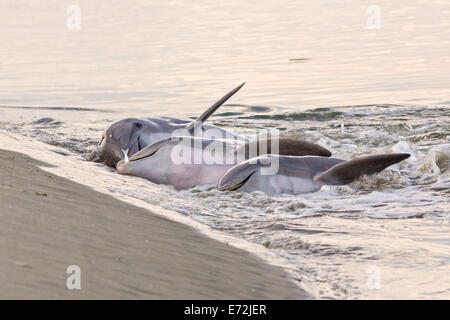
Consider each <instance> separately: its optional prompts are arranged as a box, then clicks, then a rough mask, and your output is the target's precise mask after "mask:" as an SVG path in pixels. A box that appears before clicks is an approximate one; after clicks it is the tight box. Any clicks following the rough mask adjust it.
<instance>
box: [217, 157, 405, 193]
mask: <svg viewBox="0 0 450 320" xmlns="http://www.w3.org/2000/svg"><path fill="white" fill-rule="evenodd" d="M409 156H410V155H409V154H407V153H392V154H379V155H373V156H367V157H363V158H357V159H353V160H350V161H345V160H341V159H334V158H323V157H292V156H280V155H273V154H272V155H262V156H259V157H257V158H253V159H249V160H247V161H245V162H243V163H240V164H238V165H236V166H234V167H232V168H231V169H230V170H229V171H227V173H226V174H225V175H224V176H223V177H222V178H221V179H220V181H219V182H218V183H217V189H219V190H221V191H227V190H228V191H234V190H239V191H248V192H251V191H257V190H258V191H263V192H265V193H268V194H281V193H286V194H300V193H308V192H314V191H318V190H319V189H320V188H321V187H322V186H323V185H345V184H348V183H350V182H352V181H354V180H356V179H357V178H358V177H360V176H362V175H369V174H374V173H378V172H380V171H382V170H383V169H385V168H387V167H388V166H390V165H393V164H395V163H397V162H400V161H402V160H405V159H407V158H408V157H409ZM274 160H276V161H278V165H279V170H278V172H277V173H276V174H274V175H264V174H262V172H261V171H262V169H263V168H266V167H268V166H269V165H270V163H271V162H272V161H274Z"/></svg>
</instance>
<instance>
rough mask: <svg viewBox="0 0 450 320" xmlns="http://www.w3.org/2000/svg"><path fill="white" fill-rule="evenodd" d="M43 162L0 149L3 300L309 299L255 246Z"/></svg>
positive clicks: (1, 295)
mask: <svg viewBox="0 0 450 320" xmlns="http://www.w3.org/2000/svg"><path fill="white" fill-rule="evenodd" d="M38 166H46V164H45V163H42V162H39V161H37V160H34V159H32V158H30V157H28V156H26V155H23V154H20V153H15V152H10V151H5V150H0V177H1V179H0V221H1V223H0V235H1V241H0V283H1V287H2V290H0V298H1V299H304V298H308V297H309V296H308V295H307V294H306V293H305V292H304V291H302V290H301V289H300V288H299V287H297V286H296V285H295V284H294V283H293V282H292V281H291V280H290V278H289V276H288V274H287V273H285V272H284V271H282V270H281V269H278V268H275V267H273V266H270V265H268V264H266V263H264V262H263V261H262V260H260V259H259V258H257V257H256V256H254V255H252V254H251V253H248V252H246V251H243V250H240V249H237V248H235V247H232V246H229V245H227V244H225V243H222V242H219V241H216V240H214V239H211V238H208V237H206V236H204V235H202V234H200V233H199V232H197V231H196V230H194V229H193V228H191V227H189V226H186V225H183V224H181V223H178V222H175V221H171V220H168V219H165V218H163V217H161V216H158V215H155V214H153V213H151V212H149V211H148V210H145V209H143V208H139V207H135V206H133V205H130V204H127V203H125V202H122V201H120V200H116V199H115V198H113V197H111V196H108V195H106V194H102V193H99V192H96V191H94V190H92V189H91V188H89V187H86V186H83V185H80V184H77V183H74V182H72V181H70V180H67V179H65V178H61V177H58V176H56V175H53V174H51V173H49V172H46V171H44V170H42V169H40V168H39V167H38ZM70 265H77V266H79V267H80V270H81V278H80V279H81V282H80V283H81V289H80V290H77V289H74V290H69V289H67V287H66V281H67V278H68V277H69V276H70V274H68V273H66V271H67V268H68V266H70Z"/></svg>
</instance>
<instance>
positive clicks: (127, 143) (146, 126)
mask: <svg viewBox="0 0 450 320" xmlns="http://www.w3.org/2000/svg"><path fill="white" fill-rule="evenodd" d="M244 84H245V82H244V83H242V84H241V85H239V86H238V87H236V88H235V89H233V90H231V91H230V92H229V93H227V94H226V95H225V96H224V97H222V98H221V99H219V100H218V101H217V102H216V103H214V104H213V105H212V106H211V107H209V108H208V109H207V110H206V111H205V112H203V113H202V115H200V116H199V117H198V118H197V119H196V120H195V121H185V120H180V119H175V118H169V117H161V118H147V119H135V118H128V119H123V120H120V121H118V122H115V123H113V124H112V125H111V126H110V127H109V128H108V129H107V130H106V131H105V133H104V134H103V136H102V138H101V140H100V142H99V144H98V147H97V151H98V153H99V155H100V160H102V161H103V162H104V163H105V164H106V165H108V166H110V167H115V166H116V164H117V162H119V161H120V160H122V159H123V158H124V153H123V151H122V150H125V151H126V155H127V156H131V155H133V154H134V153H136V152H138V151H139V150H142V149H143V148H145V147H146V146H148V145H151V144H152V143H154V142H156V141H158V140H160V139H163V138H167V137H170V136H171V135H172V134H173V133H174V132H175V131H176V130H185V131H187V135H191V134H193V133H194V128H195V129H197V128H200V129H201V130H203V131H205V130H208V129H215V132H218V133H220V134H222V135H223V137H224V138H225V137H226V138H228V139H237V140H239V141H242V142H245V141H247V139H245V138H244V137H241V136H238V135H235V134H232V133H230V132H227V131H225V130H223V129H220V128H218V127H216V126H213V125H205V124H203V123H204V122H205V121H206V120H207V119H208V118H209V117H210V116H211V115H212V114H213V113H214V112H215V111H216V110H217V109H218V108H219V107H220V106H221V105H223V104H224V103H225V102H226V101H227V100H228V99H229V98H231V97H232V96H233V95H234V94H235V93H236V92H238V91H239V89H241V88H242V86H243V85H244ZM200 126H201V127H200ZM179 135H180V134H179Z"/></svg>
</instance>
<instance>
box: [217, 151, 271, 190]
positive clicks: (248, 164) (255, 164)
mask: <svg viewBox="0 0 450 320" xmlns="http://www.w3.org/2000/svg"><path fill="white" fill-rule="evenodd" d="M276 157H277V155H269V154H267V155H262V156H259V157H255V158H252V159H249V160H247V161H244V162H242V163H240V164H237V165H235V166H234V167H232V168H231V169H230V170H228V171H227V172H226V173H225V174H224V176H223V177H222V178H221V179H220V180H219V182H218V183H217V189H218V190H220V191H235V190H245V191H252V190H253V189H254V185H255V184H258V183H259V182H260V181H261V177H262V175H261V170H262V169H263V168H269V167H270V165H271V161H272V159H273V158H276Z"/></svg>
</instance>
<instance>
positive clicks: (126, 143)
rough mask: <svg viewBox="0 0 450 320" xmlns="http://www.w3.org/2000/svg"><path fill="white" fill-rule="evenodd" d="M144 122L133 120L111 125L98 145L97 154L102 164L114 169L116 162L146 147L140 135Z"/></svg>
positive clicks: (144, 140)
mask: <svg viewBox="0 0 450 320" xmlns="http://www.w3.org/2000/svg"><path fill="white" fill-rule="evenodd" d="M143 127H144V121H143V120H139V119H134V118H128V119H123V120H120V121H117V122H115V123H113V124H112V125H111V126H110V127H109V128H108V129H106V131H105V132H104V133H103V135H102V138H101V139H100V142H99V144H98V147H97V149H98V152H99V153H100V156H101V158H102V159H103V161H104V163H105V164H106V165H108V166H110V167H115V166H116V164H117V162H119V161H120V160H122V159H124V152H123V151H124V150H126V151H127V153H126V154H127V155H133V154H134V153H136V152H137V151H139V150H141V149H142V148H144V147H146V146H147V145H148V143H147V141H146V140H147V139H146V138H145V137H144V136H143V135H141V133H142V131H143Z"/></svg>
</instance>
